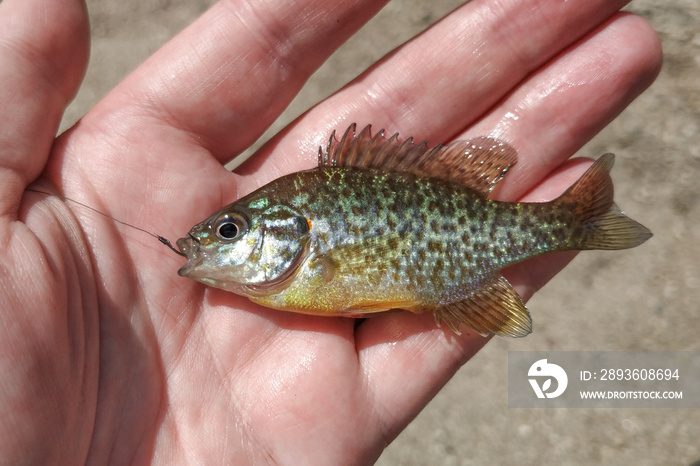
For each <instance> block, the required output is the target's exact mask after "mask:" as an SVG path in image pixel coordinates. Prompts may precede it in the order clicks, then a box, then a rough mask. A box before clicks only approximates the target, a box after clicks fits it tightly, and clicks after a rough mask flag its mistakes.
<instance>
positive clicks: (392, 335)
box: [356, 15, 660, 432]
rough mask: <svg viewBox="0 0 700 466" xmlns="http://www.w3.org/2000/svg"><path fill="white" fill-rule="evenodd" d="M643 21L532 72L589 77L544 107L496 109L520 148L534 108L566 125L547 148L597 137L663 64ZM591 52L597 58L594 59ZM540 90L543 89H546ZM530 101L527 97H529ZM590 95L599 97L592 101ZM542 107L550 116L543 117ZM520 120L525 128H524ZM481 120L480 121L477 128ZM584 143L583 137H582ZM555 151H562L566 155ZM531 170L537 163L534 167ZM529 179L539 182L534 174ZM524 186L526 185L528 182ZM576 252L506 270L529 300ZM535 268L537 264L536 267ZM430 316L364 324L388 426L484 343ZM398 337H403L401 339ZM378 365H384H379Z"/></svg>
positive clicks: (562, 175)
mask: <svg viewBox="0 0 700 466" xmlns="http://www.w3.org/2000/svg"><path fill="white" fill-rule="evenodd" d="M643 24H644V23H643V22H641V20H639V19H638V18H635V17H632V16H626V15H625V16H621V17H619V18H618V19H617V20H616V21H614V22H613V23H610V24H609V25H606V26H605V27H603V28H602V29H601V30H600V31H599V33H598V34H596V35H593V36H592V37H590V39H589V40H587V41H585V42H584V43H582V44H580V45H579V46H577V47H575V48H574V49H572V51H571V53H570V54H567V56H565V57H562V61H561V62H560V64H559V65H558V64H556V63H555V64H554V65H553V67H550V68H547V69H546V70H544V71H543V72H542V75H541V76H536V77H533V80H536V79H540V78H541V82H542V83H545V82H547V80H548V79H549V80H552V79H554V76H557V75H558V74H557V71H558V72H559V73H564V74H565V76H567V77H568V78H572V77H577V80H575V81H574V82H575V83H582V84H581V86H580V87H579V86H564V85H562V86H556V85H555V86H553V87H549V89H554V91H555V92H553V93H550V94H548V95H547V97H546V98H539V99H534V100H533V102H534V103H536V104H537V105H534V104H533V105H532V108H530V107H529V106H520V107H518V108H521V109H527V111H524V113H523V114H521V115H520V116H519V118H517V119H514V120H513V119H511V120H512V121H511V120H508V119H505V117H504V116H503V112H504V111H506V110H507V109H511V108H512V106H511V107H509V106H508V99H510V98H511V97H512V98H513V99H517V98H519V96H518V95H517V93H518V91H516V92H515V93H513V95H512V96H510V97H509V98H508V99H506V100H505V101H504V103H503V106H504V108H503V109H501V110H500V114H499V109H494V112H493V114H494V115H500V118H498V117H494V121H495V122H500V121H502V120H504V119H505V120H506V121H508V122H509V124H510V126H508V129H507V132H506V134H507V135H508V136H509V137H510V135H511V134H513V135H514V136H513V138H514V144H515V145H516V146H517V145H518V144H520V143H521V141H527V142H524V145H525V146H526V147H537V146H528V145H527V144H528V142H529V141H532V139H534V138H533V136H532V134H533V133H535V132H536V131H535V129H536V128H534V127H533V126H529V125H528V123H527V119H528V117H529V116H530V113H529V112H532V114H533V115H537V116H538V117H537V118H539V116H541V119H538V121H539V122H540V124H541V123H542V122H543V121H551V120H554V121H557V124H559V122H560V121H561V122H562V123H561V124H562V126H561V128H560V131H556V128H557V125H555V126H554V128H555V130H554V131H553V133H554V135H553V136H551V139H549V140H548V141H546V142H545V143H544V146H543V147H545V146H548V147H545V148H547V150H551V149H552V146H554V149H553V152H552V153H553V154H557V153H558V152H559V153H561V151H562V150H563V149H562V148H565V147H568V146H566V144H569V142H568V141H566V140H565V139H566V138H567V137H572V135H573V138H574V139H576V138H580V137H583V136H582V135H586V134H588V135H589V136H590V135H592V134H593V133H595V132H596V131H598V130H599V129H600V128H601V127H602V126H604V125H605V124H606V123H607V122H608V121H609V119H610V118H611V117H612V116H613V115H614V114H616V112H619V111H620V110H621V108H623V107H624V105H625V104H626V103H627V102H628V101H629V100H630V99H631V98H633V97H634V96H635V95H636V94H637V93H638V92H639V91H640V88H639V87H638V83H642V84H641V85H644V84H648V83H649V82H650V80H651V79H652V78H653V76H654V75H655V73H656V70H657V69H658V65H659V60H660V55H659V50H658V47H649V45H655V44H656V45H657V44H658V42H656V39H655V34H654V33H653V31H651V29H650V28H648V26H645V25H643ZM631 41H634V44H635V45H634V46H631V45H630V44H631ZM637 46H639V47H640V48H641V49H644V52H640V53H632V52H630V50H629V49H630V48H635V47H637ZM590 57H594V58H593V59H590ZM564 67H568V68H567V69H568V70H569V71H566V72H565V70H564ZM572 68H573V69H572ZM601 70H605V72H601ZM623 70H624V72H623ZM608 71H609V73H608ZM550 72H551V73H552V75H551V76H549V77H547V76H546V75H547V73H550ZM628 73H629V74H628ZM563 79H564V81H565V82H566V81H567V78H563ZM553 82H554V83H555V84H556V83H557V82H558V81H557V80H556V79H555V80H554V81H553ZM586 83H591V85H590V86H587V85H586ZM545 87H546V86H545ZM536 88H538V85H535V86H534V87H532V88H531V89H530V90H528V85H527V84H526V85H524V86H523V93H524V95H525V96H527V95H530V92H534V91H533V89H536ZM539 88H540V89H543V87H539ZM602 90H604V91H602ZM608 90H610V92H612V93H620V94H621V96H614V95H611V94H609V93H608ZM586 96H587V98H586ZM520 99H521V100H520V102H522V101H523V99H524V98H523V97H522V96H520ZM524 100H525V101H527V99H524ZM589 101H592V102H591V103H589ZM572 102H573V103H578V106H576V105H574V108H575V109H576V108H578V110H579V111H580V112H581V115H578V116H577V115H575V114H576V111H573V112H572V111H569V112H567V111H566V109H567V108H568V107H567V103H572ZM584 103H585V104H586V105H584ZM542 113H544V115H541V114H542ZM563 115H564V116H563ZM491 116H492V115H490V116H489V117H487V118H486V119H485V120H484V121H483V122H482V123H483V124H484V125H485V126H484V127H491V128H493V126H494V123H493V122H491V123H489V122H488V121H487V120H488V119H489V118H491ZM537 118H536V119H537ZM520 122H522V123H520ZM518 124H522V125H523V126H522V127H519V126H517V125H518ZM480 125H481V123H480V124H479V125H477V126H480ZM476 131H478V129H477V130H476ZM528 132H529V134H528ZM578 142H579V143H580V142H581V140H579V141H578ZM528 150H533V149H528ZM547 157H550V156H547ZM547 157H545V156H541V158H540V159H538V158H536V157H535V153H533V154H532V155H531V158H532V159H533V160H541V159H544V160H545V163H546V160H547ZM554 157H561V155H555V156H554ZM584 169H585V164H582V163H579V162H577V161H572V162H570V163H569V164H568V165H567V167H566V168H565V169H562V170H559V171H558V173H557V174H556V176H553V177H550V178H549V179H547V180H546V181H545V182H543V183H541V184H540V185H538V186H537V188H535V189H534V190H532V191H531V192H529V193H528V195H527V200H530V201H544V200H548V199H552V198H554V197H556V196H557V195H559V194H560V193H561V192H563V191H564V189H565V188H566V187H567V186H569V185H570V184H571V183H573V181H575V180H576V179H577V178H578V177H579V176H580V175H581V173H582V172H583V170H584ZM530 170H533V168H532V167H531V168H530ZM524 172H525V170H524ZM509 176H510V173H509ZM521 176H525V174H524V173H523V175H521ZM504 182H505V180H504ZM528 182H529V184H530V185H532V183H533V179H530V180H529V181H528ZM525 184H526V185H527V183H525ZM519 191H521V188H518V189H516V188H515V187H512V188H511V193H510V194H508V196H510V195H511V194H513V193H516V192H519ZM571 257H572V256H571V254H566V255H553V256H548V257H542V258H538V259H537V260H536V262H530V263H527V262H526V263H523V264H519V265H518V266H516V267H513V268H511V269H510V270H508V271H507V272H506V273H507V274H508V278H509V279H510V280H511V282H512V283H513V284H514V286H515V287H516V290H517V291H518V292H519V293H520V294H521V295H522V296H523V297H524V298H528V297H529V295H531V294H532V292H534V290H536V289H538V288H539V287H540V286H542V285H543V284H544V282H546V281H547V280H548V279H549V278H551V276H552V275H553V274H554V273H556V271H557V270H559V268H561V267H563V265H564V264H566V262H567V261H568V260H570V259H571ZM533 267H536V270H535V271H534V272H533V269H532V268H533ZM399 317H403V318H404V319H405V320H399ZM431 320H432V319H431V316H415V317H414V316H406V315H403V316H386V317H380V318H377V319H374V320H371V321H367V322H366V323H365V324H363V325H362V326H361V327H360V328H359V329H358V333H357V336H356V341H357V344H358V348H360V349H361V353H362V358H363V359H364V361H365V362H366V364H367V367H372V372H371V373H370V374H369V375H368V377H372V380H371V381H370V382H369V383H368V385H371V384H376V385H377V386H378V394H379V395H378V397H379V398H378V403H379V406H378V408H377V409H379V410H380V411H381V412H382V413H385V415H386V419H387V429H388V430H389V431H392V432H393V430H392V429H393V428H394V427H396V426H397V425H398V426H403V425H405V422H407V421H408V420H409V419H410V418H411V416H413V415H415V413H416V412H417V411H418V410H420V409H421V408H422V407H423V406H424V404H425V403H426V402H427V401H428V400H429V399H430V397H431V396H432V394H433V393H434V392H435V390H437V388H438V387H437V386H436V385H434V384H435V383H437V384H441V383H444V381H446V380H447V379H449V377H450V376H451V375H452V374H453V373H454V371H455V370H456V368H458V367H459V366H460V365H461V364H462V363H463V362H465V361H466V360H467V359H468V358H470V357H471V356H472V355H473V354H474V353H475V352H476V351H477V350H478V349H479V348H480V347H481V346H482V345H483V344H484V343H485V340H484V339H482V338H481V337H478V336H474V335H473V334H465V335H463V336H461V337H459V338H457V337H453V336H451V335H447V336H446V335H445V334H444V333H443V332H442V331H439V330H434V329H433V328H431V324H432V322H431ZM432 325H434V324H432ZM381 341H391V342H392V343H391V344H385V345H382V344H381ZM396 342H399V343H398V344H395V343H396ZM389 361H392V362H391V363H390V362H389ZM401 361H404V362H403V363H402V362H401ZM375 364H377V366H376V367H375V366H374V365H375ZM408 364H410V367H411V371H410V372H402V370H406V365H408ZM408 378H410V382H409V381H408V380H407V379H408ZM407 383H410V385H409V387H410V390H406V384H407ZM396 385H399V386H402V387H403V389H402V390H401V393H400V394H398V395H397V394H396V393H394V395H393V397H392V398H389V397H386V398H383V397H381V395H382V394H384V393H388V392H389V390H390V389H391V388H390V387H392V386H396ZM398 406H402V407H403V408H404V409H406V407H407V406H410V407H411V409H413V411H411V410H409V414H407V415H406V416H408V417H405V418H404V417H400V416H399V417H397V415H396V414H395V413H396V412H397V411H396V410H397V409H398ZM392 409H393V410H394V411H392ZM401 416H403V413H402V414H401Z"/></svg>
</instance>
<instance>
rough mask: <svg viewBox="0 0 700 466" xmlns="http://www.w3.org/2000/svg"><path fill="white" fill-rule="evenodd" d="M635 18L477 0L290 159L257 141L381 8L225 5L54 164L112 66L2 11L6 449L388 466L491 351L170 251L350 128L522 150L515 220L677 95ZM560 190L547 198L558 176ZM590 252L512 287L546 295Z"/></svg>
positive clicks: (34, 10)
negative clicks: (218, 270)
mask: <svg viewBox="0 0 700 466" xmlns="http://www.w3.org/2000/svg"><path fill="white" fill-rule="evenodd" d="M623 3H624V2H621V1H620V2H615V1H612V2H611V1H609V0H594V1H578V0H575V1H569V2H553V1H547V0H543V1H535V0H520V1H518V2H503V1H490V2H488V1H480V0H474V1H472V2H471V3H469V4H467V5H465V6H464V7H462V8H460V9H458V10H457V11H455V12H454V13H452V14H451V15H450V16H449V17H448V18H446V19H445V20H443V21H441V22H440V23H439V24H437V25H436V26H434V27H433V28H431V29H430V30H429V31H428V32H427V33H426V34H423V35H422V36H420V37H419V38H418V39H416V40H414V41H412V42H410V43H408V44H407V45H405V46H404V47H402V48H401V49H400V50H399V51H397V52H396V53H394V54H392V55H390V56H389V57H388V58H386V59H384V60H382V61H381V62H380V63H378V64H377V65H375V66H374V67H373V68H372V69H371V70H369V71H368V72H367V73H365V74H364V75H363V76H361V77H360V78H358V79H357V80H356V81H354V82H353V84H352V85H350V86H348V87H346V88H345V89H343V90H342V91H340V92H339V93H337V94H336V95H334V96H333V97H331V98H329V99H327V100H326V101H324V102H323V103H321V104H319V105H318V106H316V107H315V108H313V109H312V110H311V111H309V112H308V113H306V114H305V115H304V116H302V117H301V118H300V119H299V120H297V121H296V122H295V123H294V124H292V125H291V126H290V127H288V128H287V129H286V130H284V131H283V132H282V133H281V134H280V135H278V136H277V137H276V138H274V139H273V140H272V141H271V142H270V143H268V144H267V145H266V146H265V147H264V148H263V149H262V150H261V151H259V153H258V154H256V155H255V157H254V159H252V160H251V161H249V162H247V163H246V164H245V165H244V166H242V167H241V168H240V169H239V170H238V173H237V174H232V173H229V172H227V171H226V170H225V169H223V167H222V163H224V162H225V161H227V160H228V159H229V158H230V157H232V156H234V155H235V154H237V153H239V152H240V151H242V150H243V149H245V148H246V147H247V146H248V145H249V144H251V143H252V142H253V141H254V140H255V139H256V138H257V137H258V136H259V135H260V134H261V133H262V132H263V131H264V129H265V128H266V127H267V126H268V125H269V124H270V123H271V122H272V121H273V120H274V118H275V117H276V116H277V115H278V114H279V113H280V112H281V110H282V109H283V108H284V107H285V106H286V105H287V103H288V102H289V101H290V100H291V99H292V97H293V96H294V94H295V93H296V92H297V91H298V89H299V88H300V87H301V85H302V84H303V82H304V81H305V79H306V78H307V77H308V76H309V74H310V73H311V72H312V71H313V70H314V69H315V68H316V67H317V66H318V65H319V64H320V63H321V62H322V61H323V60H324V59H325V58H326V57H327V56H328V54H329V53H331V52H332V50H333V49H334V48H336V47H337V46H338V45H339V44H340V43H341V42H343V41H344V40H345V39H346V38H347V37H348V36H349V35H350V34H351V33H352V32H354V31H355V30H356V29H357V28H358V27H359V26H360V25H361V23H362V22H364V21H365V20H366V19H368V17H369V16H371V15H372V14H373V13H374V12H375V10H376V9H378V8H379V6H380V4H379V3H377V2H369V1H366V0H361V1H360V2H359V3H356V4H345V3H338V4H335V3H334V2H320V1H312V0H300V1H299V2H295V3H292V2H281V1H276V2H275V1H272V2H268V3H265V2H258V3H254V4H243V2H235V1H228V2H220V3H219V4H217V5H216V6H214V8H213V9H212V10H210V11H209V12H208V13H206V14H205V15H204V16H203V17H202V18H201V19H200V20H199V21H197V22H196V23H194V24H193V25H192V26H191V27H190V28H188V29H187V30H185V31H184V32H183V33H182V34H181V35H180V36H178V37H177V38H175V39H174V40H173V41H171V42H170V43H169V44H168V45H166V46H165V47H164V48H163V49H162V50H161V51H159V52H158V53H157V54H156V55H154V57H152V58H151V59H150V60H149V61H147V62H146V63H145V64H144V65H143V66H141V67H140V68H139V69H138V70H137V71H136V72H135V73H134V74H132V75H131V76H129V77H128V78H127V79H126V80H125V81H124V82H123V83H122V84H120V85H119V86H118V87H117V88H116V89H115V90H114V91H113V92H112V93H111V94H109V95H108V96H107V97H106V98H105V99H104V100H103V101H102V102H101V103H100V104H98V105H97V106H96V107H95V108H94V109H93V110H92V111H91V112H90V113H88V114H87V115H86V116H85V117H84V118H83V119H82V120H81V121H80V122H79V123H78V124H77V125H76V126H75V127H74V128H72V129H71V130H69V131H67V132H66V133H65V134H63V135H62V136H61V137H59V138H58V139H56V140H55V141H54V134H55V131H56V128H57V126H58V122H59V121H60V117H61V114H62V112H63V110H64V108H65V105H66V103H67V102H68V101H69V100H70V98H71V97H72V95H73V94H74V93H75V91H76V89H77V87H78V85H79V81H80V78H81V76H82V73H83V71H84V68H85V64H86V60H87V48H88V28H87V18H86V12H85V9H84V6H83V5H82V4H81V3H80V2H78V1H76V0H54V1H52V2H43V1H40V0H5V1H4V2H2V4H0V41H1V42H0V63H1V65H0V82H1V83H2V88H3V89H4V90H5V92H4V93H3V97H2V99H3V100H2V105H1V106H0V141H1V143H0V148H2V149H1V150H0V167H2V169H1V170H0V176H1V177H2V181H1V182H0V189H2V194H1V195H0V207H1V209H0V213H1V214H2V224H1V225H2V240H3V248H2V251H3V252H2V254H3V259H2V270H3V282H2V283H3V286H2V288H0V297H1V298H0V299H1V301H0V302H2V315H1V316H0V319H2V326H1V327H0V328H1V329H2V330H1V332H2V333H1V334H0V361H2V374H3V381H2V383H0V429H1V430H2V432H3V435H0V451H1V452H2V454H3V456H4V457H5V458H6V460H7V461H8V462H10V463H17V462H27V463H38V464H46V463H51V462H53V463H63V464H73V463H78V462H81V461H88V462H91V463H97V464H106V463H108V462H112V463H145V462H148V461H154V462H155V461H157V462H162V463H166V464H171V463H175V462H184V461H190V462H194V461H198V462H201V463H204V464H211V463H225V464H226V463H236V464H239V463H252V462H255V461H258V462H273V461H274V462H279V463H292V464H316V463H320V464H345V463H365V462H370V461H372V460H373V459H375V458H376V457H377V456H378V455H379V454H380V453H381V451H382V448H383V447H384V446H385V445H386V444H387V443H388V442H390V441H391V440H392V439H393V438H394V437H395V436H396V435H397V434H398V432H399V431H400V430H401V429H403V428H404V427H405V426H406V424H407V423H408V422H409V421H410V420H411V419H412V418H413V417H414V416H415V415H416V413H417V412H418V411H419V410H420V409H421V408H422V407H423V406H424V405H425V404H426V403H427V402H428V401H429V400H430V398H431V397H432V396H434V394H435V393H436V392H437V391H438V390H439V389H440V387H441V386H442V385H443V384H444V383H445V382H446V381H447V380H448V379H449V378H450V377H451V375H452V374H453V373H454V372H455V371H456V370H457V369H458V368H459V367H460V366H461V365H462V364H464V362H466V361H467V360H468V359H469V358H470V357H471V356H472V355H473V354H474V353H475V352H476V351H478V349H479V348H480V347H481V346H482V345H483V344H484V343H485V342H486V341H487V339H484V338H481V337H480V336H478V335H474V334H472V333H469V332H466V331H465V333H464V334H463V335H461V336H459V337H457V336H455V335H453V334H452V333H451V332H450V331H449V330H446V329H438V328H436V327H435V324H434V322H433V319H432V316H431V315H418V316H417V315H413V314H410V313H396V314H386V315H381V316H377V317H374V318H372V319H368V320H366V321H363V322H361V323H359V325H356V322H355V321H353V320H350V319H342V318H321V317H309V316H302V315H297V314H292V313H285V312H279V311H273V310H269V309H264V308H261V307H259V306H256V305H254V304H252V303H251V302H249V301H248V300H246V299H245V298H241V297H238V296H236V295H233V294H230V293H226V292H224V291H220V290H216V289H210V288H206V287H204V286H203V285H201V284H198V283H195V282H193V281H189V280H187V279H184V278H181V277H179V276H178V275H177V273H176V272H177V269H178V268H179V267H180V266H181V265H182V263H183V260H182V258H181V257H178V256H176V255H174V254H171V253H170V252H168V251H167V249H165V248H163V247H162V245H160V244H159V243H157V242H156V241H155V240H153V238H150V237H147V236H143V235H141V234H140V233H138V232H134V231H131V230H129V229H126V228H124V227H122V226H120V225H117V224H115V223H114V222H112V221H110V220H108V219H105V218H103V217H100V216H98V215H95V214H94V213H92V212H90V211H87V210H84V209H82V208H80V207H75V206H74V205H71V204H66V203H64V202H62V201H61V200H60V199H59V198H57V197H46V196H41V195H37V194H36V193H30V192H25V189H26V188H27V187H28V186H31V187H32V188H34V189H42V190H50V191H54V192H57V193H60V194H63V195H65V196H67V197H70V198H73V199H76V200H78V201H81V202H84V203H86V204H89V205H91V206H94V207H96V208H98V209H100V210H102V211H105V212H107V213H109V214H111V215H113V216H115V217H116V218H119V219H123V220H128V221H129V222H130V223H134V224H136V225H138V226H142V227H145V228H147V229H149V230H153V231H157V232H158V233H161V234H165V235H166V236H172V237H176V236H180V235H182V234H184V233H185V232H186V231H188V230H189V228H190V227H191V226H192V225H193V224H194V223H196V222H198V221H200V220H201V219H202V218H204V217H205V216H206V215H208V214H210V213H212V212H214V211H215V210H218V209H219V208H220V207H221V206H222V205H225V204H227V203H229V202H231V201H232V200H233V199H235V198H236V197H238V196H240V195H242V194H245V193H247V192H249V191H251V190H253V189H255V188H256V187H258V186H260V185H262V184H263V183H265V182H267V181H270V180H272V179H274V178H276V177H278V176H280V175H282V174H285V173H288V172H290V171H296V170H299V169H305V168H310V167H312V166H313V165H314V164H315V161H316V151H317V147H318V146H319V145H320V144H322V143H323V142H324V140H325V139H327V137H328V135H329V134H330V132H331V130H332V129H339V130H341V131H342V130H343V129H344V128H345V127H347V126H348V124H349V123H351V122H357V123H358V125H359V126H360V127H362V126H364V125H365V124H367V123H373V124H374V126H375V128H376V129H379V128H381V127H383V128H386V129H387V131H388V132H389V133H393V132H396V131H398V132H400V133H401V135H402V136H404V137H408V136H411V135H413V136H415V137H416V138H417V139H428V140H429V141H430V143H431V145H432V144H435V143H438V142H447V141H449V140H452V139H463V138H465V137H471V136H475V135H482V134H489V135H492V136H496V137H499V138H501V139H504V140H505V141H507V142H509V143H510V144H511V145H513V146H514V147H516V148H517V149H518V151H519V163H518V164H517V165H516V166H515V167H514V168H513V170H511V172H509V174H508V176H507V177H506V178H505V179H504V180H503V181H502V182H501V183H500V185H499V188H498V191H497V193H496V195H497V196H498V197H499V198H502V199H509V200H513V199H518V198H522V197H523V196H525V197H526V198H527V199H530V200H545V199H550V198H553V197H555V196H556V195H557V194H559V193H560V192H562V191H563V190H564V188H565V187H566V186H568V185H569V184H571V183H572V182H573V180H575V179H576V178H577V177H578V176H579V175H580V174H581V172H582V170H583V168H584V167H583V166H582V164H580V163H567V164H565V165H564V166H563V168H562V169H561V170H558V171H557V173H556V175H553V176H547V175H548V174H549V173H550V172H551V171H552V170H553V169H554V168H556V167H558V166H560V165H561V164H562V163H564V161H565V160H566V159H567V158H568V157H569V156H570V155H571V154H572V153H573V152H574V151H575V150H576V149H578V148H579V147H580V146H581V145H582V144H583V143H584V142H586V141H587V140H588V139H589V138H591V137H592V136H593V135H594V134H595V133H596V132H597V131H598V130H599V129H600V128H602V127H603V126H604V125H605V124H606V123H607V122H608V121H609V120H610V119H612V118H613V117H614V116H615V115H616V114H617V113H619V112H620V111H621V110H622V108H624V107H625V105H627V104H628V103H629V102H630V101H631V100H632V99H633V98H634V97H635V96H636V95H637V94H638V93H639V92H641V91H642V90H643V89H644V88H645V87H646V86H647V85H648V84H649V83H650V82H651V81H652V80H653V78H654V76H655V74H656V72H657V70H658V66H659V64H660V49H659V45H658V43H657V40H656V37H655V35H654V33H653V31H652V30H651V29H650V28H649V27H648V25H646V23H644V22H643V21H642V20H640V19H639V18H636V17H634V16H631V15H621V14H615V11H616V10H617V9H618V8H619V7H621V6H622V5H623ZM545 177H546V178H545ZM570 257H571V256H570V255H554V256H548V257H545V258H539V259H537V260H534V261H530V262H527V263H524V264H522V265H521V266H518V267H515V268H512V269H511V270H509V271H508V278H509V280H510V281H511V283H513V284H514V285H515V286H516V289H517V290H518V291H519V292H520V293H521V295H523V297H525V298H526V297H528V296H529V295H531V294H532V292H533V291H534V290H535V289H537V288H538V287H539V286H541V285H542V284H543V283H544V282H546V281H547V279H548V278H549V277H551V276H552V275H553V274H554V273H555V272H556V271H557V270H558V269H559V268H560V267H561V266H563V264H564V263H565V262H566V261H567V260H568V259H569V258H570Z"/></svg>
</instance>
